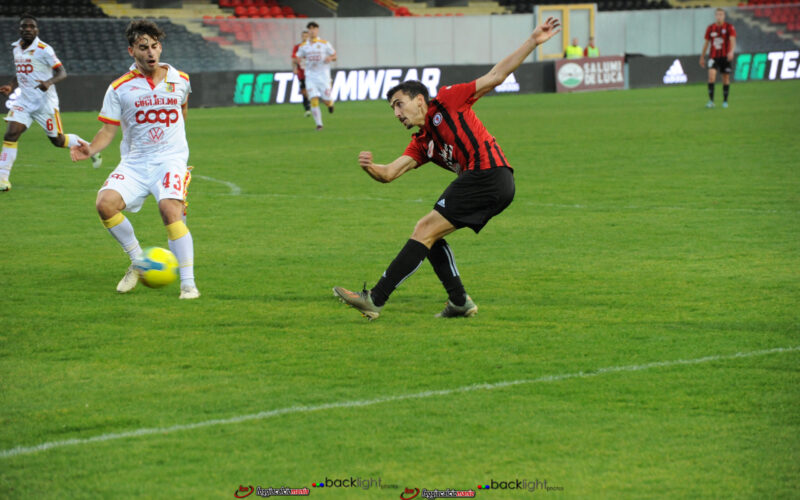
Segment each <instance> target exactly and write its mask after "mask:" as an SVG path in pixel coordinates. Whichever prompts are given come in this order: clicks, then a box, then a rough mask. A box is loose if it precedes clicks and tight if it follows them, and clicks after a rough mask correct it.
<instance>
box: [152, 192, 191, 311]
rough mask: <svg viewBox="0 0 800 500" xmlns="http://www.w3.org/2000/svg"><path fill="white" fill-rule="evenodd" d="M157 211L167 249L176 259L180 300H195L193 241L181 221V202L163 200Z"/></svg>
mask: <svg viewBox="0 0 800 500" xmlns="http://www.w3.org/2000/svg"><path fill="white" fill-rule="evenodd" d="M158 209H159V211H160V212H161V218H162V219H163V221H164V227H166V229H167V238H168V239H169V249H170V250H171V251H172V253H174V254H175V257H177V259H178V266H179V272H180V277H181V294H180V298H181V299H196V298H198V297H200V291H199V290H198V289H197V285H195V282H194V241H193V240H192V233H190V232H189V228H188V227H186V223H185V222H184V219H183V215H184V214H183V209H184V204H183V200H177V199H169V198H163V199H161V200H160V201H159V202H158Z"/></svg>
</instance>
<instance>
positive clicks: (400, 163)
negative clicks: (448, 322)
mask: <svg viewBox="0 0 800 500" xmlns="http://www.w3.org/2000/svg"><path fill="white" fill-rule="evenodd" d="M559 31H560V29H559V21H558V20H557V19H554V18H552V17H550V18H548V19H547V21H545V22H544V23H542V24H541V25H539V26H537V27H536V29H535V30H534V31H533V33H532V34H531V36H530V37H529V38H528V39H527V40H526V41H525V43H523V44H522V46H520V47H519V48H518V49H517V50H515V51H514V52H513V53H511V54H510V55H509V56H507V57H506V58H505V59H503V60H502V61H500V62H499V63H497V65H495V67H494V68H492V69H491V71H489V72H488V73H486V74H485V75H483V76H482V77H480V78H478V79H477V80H473V81H471V82H469V83H462V84H459V85H451V86H449V87H445V88H443V89H440V91H439V94H438V95H437V96H436V98H435V99H429V98H428V90H427V88H426V87H425V86H424V85H423V84H422V83H420V82H418V81H415V80H409V81H406V82H403V83H401V84H400V85H397V86H396V87H394V88H392V89H391V90H389V92H388V93H387V96H386V97H387V99H388V100H389V103H390V104H391V106H392V109H393V110H394V116H395V117H396V118H397V119H398V120H400V123H402V124H403V125H404V126H405V127H406V128H408V129H411V128H413V127H419V132H417V133H416V134H414V135H413V137H412V139H411V143H410V144H409V145H408V147H407V148H406V150H405V152H404V153H403V154H402V155H401V156H400V157H399V158H397V159H396V160H394V161H393V162H391V163H388V164H386V165H380V164H377V163H374V162H373V161H372V153H371V152H369V151H362V152H361V153H360V154H359V156H358V163H359V164H360V165H361V168H363V169H364V170H365V171H366V172H367V174H369V175H370V176H371V177H372V178H373V179H375V180H377V181H380V182H391V181H393V180H395V179H397V178H398V177H400V176H401V175H403V174H404V173H406V172H408V171H409V170H411V169H414V168H417V167H418V166H420V165H422V164H423V163H427V162H429V161H432V162H433V163H435V164H437V165H439V166H441V167H443V168H445V169H447V170H451V171H453V172H455V173H456V174H458V177H457V178H456V180H455V181H453V182H452V183H451V184H450V185H449V186H448V187H447V189H446V190H445V191H444V193H443V194H442V195H441V196H440V197H439V200H438V201H437V202H436V204H435V205H434V207H433V210H431V211H430V212H429V213H428V214H427V215H425V216H424V217H423V218H422V219H420V220H419V222H417V225H416V227H414V232H413V234H412V235H411V239H409V240H408V241H407V242H406V244H405V246H404V247H403V249H402V250H400V253H399V254H398V255H397V257H396V258H395V259H394V261H392V263H391V264H390V265H389V267H388V268H387V269H386V271H385V272H384V273H383V276H382V277H381V278H380V279H379V280H378V283H377V284H376V285H375V287H374V288H372V289H371V290H366V289H364V290H363V291H361V292H353V291H350V290H347V289H346V288H342V287H338V286H337V287H334V289H333V292H334V294H335V295H336V296H338V297H339V298H340V299H341V300H342V301H343V302H345V303H346V304H348V305H350V306H352V307H354V308H355V309H358V311H359V312H361V314H363V315H364V316H366V317H367V318H368V319H375V318H377V317H378V316H380V312H381V309H382V308H383V305H384V303H386V301H387V300H388V298H389V295H390V294H391V293H392V292H393V291H394V289H395V288H397V286H399V285H400V284H401V283H402V282H403V281H405V280H406V279H407V278H408V277H409V276H411V275H412V274H413V273H414V271H416V270H417V268H419V266H420V265H422V261H423V260H425V258H427V259H428V260H429V261H430V263H431V265H432V266H433V269H434V271H435V272H436V275H437V276H438V277H439V279H440V280H441V282H442V285H444V287H445V289H446V290H447V295H448V301H447V305H446V306H445V308H444V310H443V311H442V312H440V313H439V314H438V315H437V316H439V317H456V316H472V315H473V314H475V312H477V310H478V306H476V305H475V303H474V302H473V301H472V299H471V298H470V297H469V296H468V295H467V293H466V291H465V290H464V285H463V284H462V283H461V277H460V276H459V274H458V269H457V268H456V263H455V259H454V258H453V252H452V250H451V249H450V247H449V246H448V244H447V242H446V241H445V240H444V237H445V236H447V235H448V234H450V233H452V232H453V231H455V230H456V229H459V228H462V227H469V228H470V229H472V230H473V231H475V232H476V233H477V232H478V231H480V230H481V228H483V226H484V225H486V223H487V222H488V221H489V219H491V218H492V217H494V216H495V215H497V214H499V213H500V212H502V211H503V210H505V208H506V207H507V206H508V205H509V204H510V203H511V200H513V198H514V174H513V170H512V169H511V166H510V165H509V164H508V161H507V160H506V158H505V155H503V152H502V150H501V149H500V147H499V146H498V145H497V142H496V141H495V139H494V137H492V136H491V134H489V133H488V132H487V131H486V128H485V127H484V126H483V123H481V121H480V120H479V119H478V117H477V116H475V113H474V112H473V111H472V105H473V104H474V103H475V101H477V100H478V99H479V98H480V97H482V96H484V95H486V94H487V93H489V92H491V91H492V90H493V89H494V88H495V87H496V86H498V85H500V84H501V83H503V82H504V81H505V79H506V77H508V75H510V74H511V72H512V71H514V70H515V69H517V68H518V67H519V65H520V64H522V61H524V60H525V58H526V57H528V56H529V55H530V53H531V52H533V49H535V48H536V46H537V45H540V44H542V43H544V42H546V41H547V40H549V39H550V38H552V37H553V36H554V35H555V34H557V33H558V32H559Z"/></svg>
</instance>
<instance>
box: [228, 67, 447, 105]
mask: <svg viewBox="0 0 800 500" xmlns="http://www.w3.org/2000/svg"><path fill="white" fill-rule="evenodd" d="M441 76H442V71H441V69H439V68H422V69H421V70H418V69H416V68H410V69H396V68H389V69H354V70H339V71H337V72H336V74H335V75H334V77H333V81H332V84H331V93H330V96H329V98H330V99H332V100H334V101H366V100H379V99H384V98H385V97H386V92H387V91H388V90H389V89H391V88H392V87H394V86H395V85H398V84H400V83H401V82H404V81H406V80H419V81H421V82H422V83H423V84H424V85H425V86H426V87H428V92H429V93H430V96H431V97H436V94H437V88H438V87H439V81H440V80H441ZM299 102H303V96H302V94H301V93H300V81H299V80H298V79H297V77H296V76H295V75H294V73H290V72H281V73H242V74H240V75H238V76H237V77H236V89H235V90H234V93H233V103H234V104H269V103H275V104H283V103H299Z"/></svg>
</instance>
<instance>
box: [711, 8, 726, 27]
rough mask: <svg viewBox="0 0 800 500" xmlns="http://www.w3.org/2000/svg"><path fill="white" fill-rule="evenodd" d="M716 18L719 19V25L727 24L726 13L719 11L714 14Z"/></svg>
mask: <svg viewBox="0 0 800 500" xmlns="http://www.w3.org/2000/svg"><path fill="white" fill-rule="evenodd" d="M714 17H715V18H716V19H717V24H722V23H724V22H725V12H724V11H721V10H718V11H717V12H715V13H714Z"/></svg>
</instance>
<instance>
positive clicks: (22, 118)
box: [5, 90, 64, 137]
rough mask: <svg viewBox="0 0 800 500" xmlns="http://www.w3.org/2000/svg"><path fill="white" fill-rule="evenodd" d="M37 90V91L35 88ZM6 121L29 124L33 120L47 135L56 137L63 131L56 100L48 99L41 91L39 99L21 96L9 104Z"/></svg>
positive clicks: (27, 125)
mask: <svg viewBox="0 0 800 500" xmlns="http://www.w3.org/2000/svg"><path fill="white" fill-rule="evenodd" d="M37 92H39V91H38V90H37ZM5 120H6V121H7V122H17V123H21V124H23V125H25V127H26V128H29V127H30V126H31V123H33V121H34V120H36V123H38V124H39V125H41V127H42V128H43V129H44V131H45V133H46V134H47V135H48V137H58V136H59V135H60V134H63V133H64V127H62V126H61V115H60V114H59V113H58V102H53V101H52V100H50V99H49V98H48V97H47V96H46V95H45V94H44V92H42V98H41V100H38V102H37V101H35V100H33V99H26V98H25V97H24V96H21V97H20V98H18V99H17V100H15V101H14V102H13V103H12V104H11V109H9V110H8V114H7V115H6V117H5Z"/></svg>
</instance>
